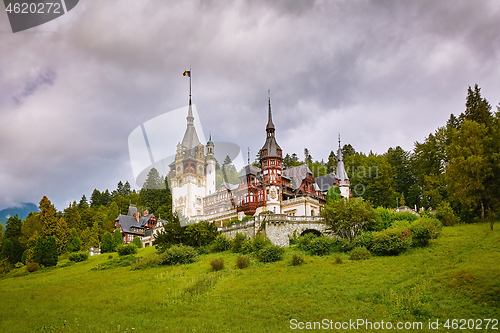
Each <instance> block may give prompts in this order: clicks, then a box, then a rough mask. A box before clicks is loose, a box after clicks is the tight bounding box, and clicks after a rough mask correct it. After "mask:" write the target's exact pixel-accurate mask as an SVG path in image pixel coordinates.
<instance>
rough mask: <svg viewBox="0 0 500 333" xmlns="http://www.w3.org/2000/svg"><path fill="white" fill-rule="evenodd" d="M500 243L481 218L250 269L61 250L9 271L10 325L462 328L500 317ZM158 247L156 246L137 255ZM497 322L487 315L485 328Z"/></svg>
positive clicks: (1, 288)
mask: <svg viewBox="0 0 500 333" xmlns="http://www.w3.org/2000/svg"><path fill="white" fill-rule="evenodd" d="M497 226H498V224H497ZM499 245H500V231H495V232H491V231H490V230H489V225H487V224H474V225H459V226H455V227H446V228H444V229H443V231H442V234H441V235H440V237H439V238H438V239H436V240H433V241H431V244H430V245H429V247H427V248H423V249H413V250H411V251H409V252H407V253H405V254H402V255H400V256H397V257H372V258H371V259H369V260H365V261H350V260H348V255H345V254H344V255H342V256H343V261H344V262H343V263H342V264H335V263H334V260H333V258H332V256H327V257H312V256H306V262H305V264H303V265H302V266H291V265H290V264H289V262H290V257H291V256H292V254H293V253H294V252H293V250H291V249H289V250H288V252H287V254H286V257H285V260H284V261H282V262H278V263H272V264H262V263H258V262H256V261H255V260H252V262H251V264H250V266H249V267H248V268H247V269H243V270H240V269H238V268H236V267H235V264H234V263H235V260H236V258H237V256H238V255H237V254H233V253H230V252H225V253H222V254H209V255H203V256H201V257H200V258H199V260H198V262H196V263H194V264H190V265H183V266H173V267H167V266H163V267H152V268H142V269H135V270H134V269H133V268H134V266H133V265H132V266H127V265H128V264H129V263H130V259H128V258H119V257H118V256H117V254H116V253H114V254H113V258H112V259H109V258H108V254H104V255H101V256H97V257H92V258H90V259H89V260H88V261H86V262H81V263H74V264H70V263H69V262H68V261H67V260H61V261H60V262H59V264H58V266H57V267H56V268H54V269H51V270H43V271H39V272H35V273H27V272H26V271H25V269H24V268H19V269H15V270H13V271H11V272H10V273H8V274H6V275H4V276H2V277H0V332H33V331H49V332H125V331H126V332H290V331H297V330H292V329H291V323H290V321H291V320H292V319H295V320H296V321H297V322H304V325H306V323H307V322H311V323H312V322H321V321H322V320H324V319H327V320H328V321H330V320H331V321H332V322H333V323H335V322H346V321H347V322H348V321H349V320H353V321H355V320H357V319H364V320H369V321H372V322H381V321H382V320H383V321H384V322H388V321H389V322H391V323H396V322H406V321H409V322H417V321H419V322H422V323H423V329H411V330H409V331H411V332H420V331H421V332H439V331H442V332H451V331H453V330H452V329H446V328H444V327H443V323H445V322H446V320H447V319H465V320H468V319H493V318H495V319H497V320H498V319H500V265H499V263H500V246H499ZM154 253H155V249H154V248H145V249H141V250H139V254H138V255H137V257H144V258H145V259H147V257H148V256H152V255H154ZM219 257H223V258H224V259H225V262H226V267H225V268H224V269H223V270H221V271H218V272H213V271H212V270H211V267H210V265H209V263H210V261H211V260H212V259H214V258H219ZM429 319H431V321H433V322H435V321H436V320H439V322H440V324H441V325H440V329H439V330H430V329H428V322H429ZM311 325H313V324H311ZM333 325H334V324H333ZM496 327H497V330H491V324H490V327H489V329H487V330H486V329H484V328H485V324H484V323H483V327H482V328H483V329H482V330H481V331H482V332H488V331H492V332H498V330H499V329H500V324H499V325H497V326H496ZM299 331H300V330H299ZM306 331H323V330H306ZM330 331H332V332H333V331H339V330H335V329H332V330H330ZM340 331H343V330H340ZM350 331H353V332H356V331H357V332H369V331H383V330H370V329H367V328H366V327H363V326H361V327H359V328H358V329H357V330H353V329H351V330H350ZM468 331H472V330H468Z"/></svg>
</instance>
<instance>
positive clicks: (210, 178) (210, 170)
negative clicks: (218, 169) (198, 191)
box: [205, 135, 216, 195]
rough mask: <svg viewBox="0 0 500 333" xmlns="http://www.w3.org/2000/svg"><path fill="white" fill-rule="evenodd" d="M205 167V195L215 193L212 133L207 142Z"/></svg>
mask: <svg viewBox="0 0 500 333" xmlns="http://www.w3.org/2000/svg"><path fill="white" fill-rule="evenodd" d="M206 161H207V167H206V186H205V195H210V194H213V193H215V163H216V161H215V155H214V143H213V142H212V135H210V139H209V140H208V142H207V157H206Z"/></svg>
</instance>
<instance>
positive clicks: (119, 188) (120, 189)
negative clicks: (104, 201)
mask: <svg viewBox="0 0 500 333" xmlns="http://www.w3.org/2000/svg"><path fill="white" fill-rule="evenodd" d="M116 193H117V194H118V195H125V191H124V190H123V183H122V181H121V180H120V181H119V182H118V185H117V187H116Z"/></svg>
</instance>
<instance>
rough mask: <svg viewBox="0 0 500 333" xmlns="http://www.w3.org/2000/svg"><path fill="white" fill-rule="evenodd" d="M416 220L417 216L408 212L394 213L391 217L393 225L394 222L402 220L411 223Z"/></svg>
mask: <svg viewBox="0 0 500 333" xmlns="http://www.w3.org/2000/svg"><path fill="white" fill-rule="evenodd" d="M416 219H418V216H417V215H415V214H412V213H410V212H398V213H394V215H393V216H392V221H393V223H394V221H403V220H405V221H409V222H413V221H415V220H416Z"/></svg>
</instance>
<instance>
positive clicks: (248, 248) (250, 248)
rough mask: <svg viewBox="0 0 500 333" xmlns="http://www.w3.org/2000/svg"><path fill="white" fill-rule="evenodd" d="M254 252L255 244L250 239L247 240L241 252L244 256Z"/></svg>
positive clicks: (242, 245)
mask: <svg viewBox="0 0 500 333" xmlns="http://www.w3.org/2000/svg"><path fill="white" fill-rule="evenodd" d="M252 252H253V242H252V240H250V239H246V240H245V241H244V242H243V244H241V251H240V253H243V254H250V253H252Z"/></svg>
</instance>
